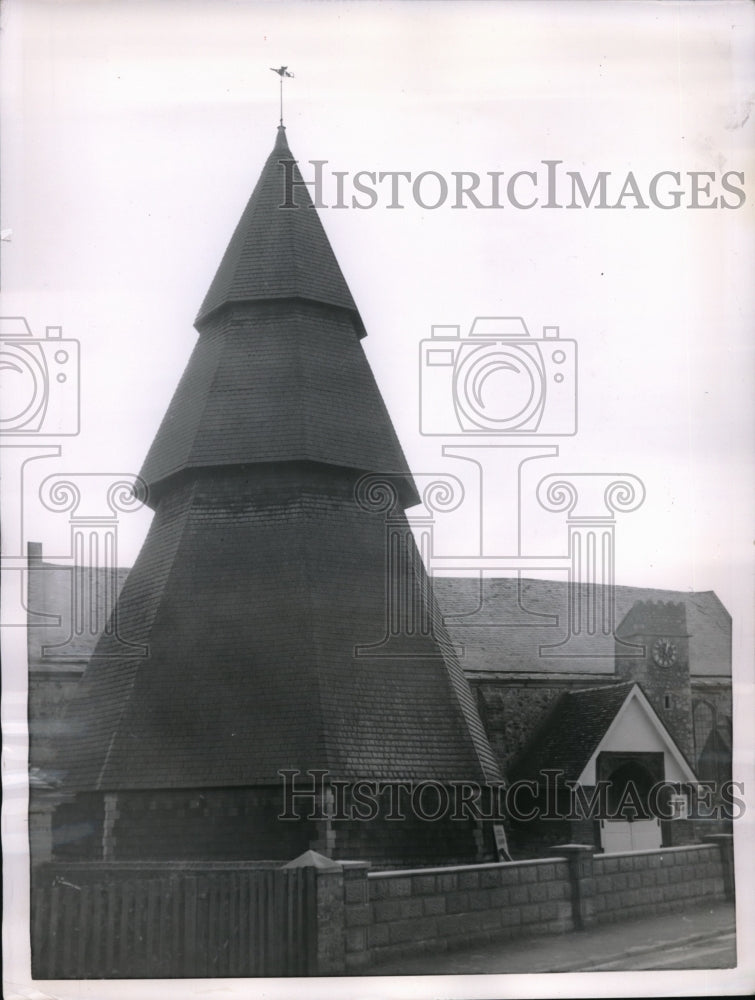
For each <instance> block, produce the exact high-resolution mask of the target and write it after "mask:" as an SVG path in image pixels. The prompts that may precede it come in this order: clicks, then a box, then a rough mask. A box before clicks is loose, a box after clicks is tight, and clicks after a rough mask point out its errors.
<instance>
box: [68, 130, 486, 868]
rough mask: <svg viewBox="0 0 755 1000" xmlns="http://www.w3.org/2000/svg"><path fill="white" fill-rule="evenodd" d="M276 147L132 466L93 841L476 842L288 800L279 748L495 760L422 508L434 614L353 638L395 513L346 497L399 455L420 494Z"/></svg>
mask: <svg viewBox="0 0 755 1000" xmlns="http://www.w3.org/2000/svg"><path fill="white" fill-rule="evenodd" d="M284 158H290V152H289V150H288V146H287V144H286V140H285V133H284V130H283V129H282V128H281V129H279V130H278V137H277V140H276V145H275V148H274V149H273V152H272V153H271V155H270V157H269V158H268V160H267V163H266V164H265V167H264V169H263V171H262V175H261V177H260V180H259V182H258V184H257V186H256V188H255V190H254V193H253V194H252V197H251V199H250V201H249V203H248V205H247V207H246V209H245V211H244V213H243V215H242V218H241V221H240V223H239V225H238V227H237V229H236V231H235V233H234V235H233V237H232V239H231V242H230V244H229V246H228V249H227V250H226V253H225V255H224V257H223V260H222V262H221V264H220V267H219V269H218V272H217V274H216V276H215V279H214V280H213V282H212V284H211V286H210V290H209V292H208V294H207V296H206V298H205V300H204V303H203V305H202V308H201V309H200V312H199V316H198V319H197V327H198V330H199V333H200V336H199V339H198V342H197V344H196V347H195V349H194V352H193V354H192V356H191V359H190V360H189V363H188V366H187V368H186V371H185V373H184V375H183V377H182V379H181V381H180V383H179V385H178V388H177V389H176V392H175V395H174V397H173V400H172V402H171V404H170V406H169V408H168V411H167V413H166V416H165V418H164V420H163V423H162V425H161V427H160V429H159V431H158V433H157V436H156V438H155V441H154V443H153V445H152V447H151V449H150V451H149V454H148V456H147V459H146V461H145V464H144V468H143V470H142V475H143V477H144V478H145V479H146V480H147V482H148V485H149V489H150V503H151V504H152V506H153V507H154V508H155V515H154V520H153V523H152V526H151V528H150V531H149V534H148V536H147V539H146V540H145V543H144V546H143V548H142V551H141V553H140V555H139V558H138V559H137V561H136V563H135V565H134V567H133V569H132V571H131V573H130V575H129V577H128V579H127V581H126V583H125V585H124V587H123V590H122V592H121V595H120V598H119V602H118V606H117V609H116V614H117V616H118V632H119V634H120V635H121V636H123V637H127V638H128V639H129V641H131V642H134V643H142V644H144V645H145V646H146V647H147V648H148V651H149V655H148V656H147V657H145V658H142V659H140V658H139V657H131V658H123V655H122V647H118V648H115V647H112V646H111V644H110V639H109V638H108V636H107V635H104V636H103V638H102V639H101V641H100V642H99V644H98V646H97V648H96V650H95V654H94V656H93V658H92V661H91V663H90V665H89V667H88V668H87V670H86V672H85V674H84V677H83V679H82V681H81V684H80V685H79V689H78V692H77V696H76V698H75V700H74V702H73V704H72V706H71V709H70V711H69V713H68V722H69V728H70V740H69V742H68V744H67V746H66V747H65V750H64V760H65V762H66V764H67V765H68V768H69V771H68V777H67V781H66V784H67V787H68V789H69V790H71V791H78V792H79V793H89V794H88V796H87V795H84V797H83V798H82V797H81V796H80V802H83V803H88V805H87V808H89V809H91V808H93V807H92V805H91V803H92V802H95V803H96V802H98V801H100V799H98V798H97V796H98V795H99V796H101V797H102V815H101V822H102V826H101V836H100V837H99V839H98V837H97V836H95V838H94V841H93V843H96V844H100V843H103V844H104V845H105V853H106V854H108V851H110V853H111V855H112V856H116V857H128V856H131V857H189V856H194V857H197V856H202V857H236V856H242V857H293V856H294V854H295V853H299V852H300V850H305V849H307V847H314V848H315V849H317V850H324V851H325V852H326V853H327V851H332V850H334V849H335V845H336V844H337V847H338V854H339V856H340V857H347V856H349V855H351V856H360V855H362V854H364V852H366V853H367V854H368V855H369V856H371V857H373V859H374V858H376V857H379V856H380V852H381V851H383V853H384V856H385V857H386V859H388V860H390V861H391V862H392V863H400V862H404V863H406V862H408V861H411V862H414V863H421V862H422V861H423V859H426V858H427V859H430V860H435V861H441V860H444V859H445V860H454V859H455V860H463V859H467V860H469V859H470V858H473V857H479V856H480V840H479V837H477V838H476V839H475V837H474V836H472V832H473V831H471V829H470V824H469V823H468V824H466V826H465V824H464V823H459V822H456V823H450V824H447V825H446V827H445V828H443V829H445V831H446V832H445V833H443V834H442V833H441V827H442V824H441V825H438V824H435V825H433V826H432V828H429V827H428V825H427V824H426V823H424V824H423V823H421V822H420V823H419V825H418V826H417V824H414V825H413V824H412V823H408V824H404V826H403V827H402V829H401V831H400V832H399V833H397V832H396V824H395V823H393V824H392V823H388V827H387V828H386V829H392V830H393V831H394V836H393V837H392V839H391V838H390V837H389V838H388V839H387V840H385V838H383V839H381V836H380V835H379V825H375V824H372V825H371V824H364V823H361V824H360V823H359V822H357V823H356V824H351V825H350V826H349V825H348V824H345V825H342V827H341V828H340V832H339V833H338V838H339V839H338V840H337V841H336V840H334V837H335V836H336V834H335V833H334V832H333V831H332V830H330V829H329V830H328V832H327V836H325V834H323V832H322V830H321V829H320V828H319V827H318V828H317V829H316V830H315V829H314V827H313V825H312V824H311V823H306V822H305V823H303V824H302V823H299V824H296V823H285V822H284V823H282V824H281V823H277V821H276V819H275V817H276V816H277V815H278V813H279V812H280V811H281V809H282V801H283V800H282V788H281V784H282V783H281V775H280V771H281V770H289V771H292V770H294V771H299V772H301V773H303V775H304V777H303V778H302V779H301V780H302V781H305V782H306V781H307V780H308V779H307V778H306V774H307V772H310V771H313V770H319V771H326V772H327V777H326V783H327V782H330V781H332V780H346V781H349V780H352V781H353V780H359V779H368V780H379V781H385V782H396V781H401V780H414V781H425V780H433V781H438V782H443V783H448V782H450V781H463V780H467V781H484V780H486V779H487V780H491V779H492V780H495V779H496V778H497V777H498V772H497V767H496V763H495V760H494V758H493V756H492V753H491V751H490V748H489V746H488V744H487V740H486V738H485V736H484V732H483V730H482V727H481V725H480V721H479V717H478V715H477V712H476V708H475V706H474V703H473V701H472V698H471V695H470V692H469V688H468V685H467V683H466V681H465V679H464V677H463V675H462V672H461V670H460V668H459V666H458V663H456V662H455V660H454V657H453V656H452V655H449V656H447V658H446V659H444V658H443V656H442V654H441V649H440V647H439V642H441V643H443V642H445V635H444V633H443V631H442V625H441V624H440V622H439V621H438V620H437V615H436V613H435V610H434V605H433V602H432V596H431V593H430V591H429V584H428V581H427V578H426V576H425V572H424V568H423V567H422V564H421V561H420V560H419V558H418V557H417V556H416V551H414V550H413V542H411V541H410V539H411V533H410V532H409V531H408V529H407V531H406V532H405V535H406V537H407V538H408V539H409V542H408V544H409V547H410V549H411V550H412V551H411V553H410V556H411V558H408V559H407V560H405V561H404V563H403V564H402V565H403V567H404V568H403V571H402V572H403V573H404V578H403V579H402V580H401V581H400V584H401V587H402V589H403V592H404V593H405V594H407V595H409V596H410V597H411V602H413V603H414V604H415V605H418V604H420V603H422V602H424V604H425V606H426V607H427V606H428V605H429V610H428V614H429V615H430V616H431V617H433V618H435V619H436V630H435V632H434V633H428V634H424V635H420V636H413V637H412V641H411V643H410V646H411V650H409V646H406V647H403V646H402V642H401V638H400V637H399V639H398V640H397V641H396V642H394V645H393V646H392V647H391V650H390V651H389V652H390V655H383V656H380V657H371V656H364V655H361V656H360V655H357V653H356V650H357V647H359V648H361V649H362V650H364V649H365V648H367V647H370V646H371V645H373V646H377V645H378V644H379V643H380V641H381V639H383V638H384V636H385V631H386V587H387V585H388V581H387V580H386V576H385V567H386V551H385V543H386V535H385V525H384V523H383V520H382V518H381V517H379V516H376V515H375V514H374V513H370V512H369V511H367V510H365V509H364V508H363V507H362V506H360V505H359V504H358V503H357V502H356V501H355V489H356V486H357V483H358V482H359V481H360V480H361V478H362V477H363V475H364V474H365V473H390V474H391V475H392V481H393V482H395V483H396V484H397V492H398V503H399V509H398V511H397V512H396V516H395V517H394V523H395V522H396V518H398V519H399V520H400V519H401V517H402V516H403V515H402V510H401V507H405V506H408V505H411V504H413V503H415V502H416V492H415V489H414V485H413V483H412V480H411V476H410V473H409V470H408V467H407V465H406V461H405V459H404V456H403V453H402V451H401V448H400V445H399V443H398V440H397V438H396V435H395V432H394V430H393V427H392V425H391V421H390V418H389V416H388V413H387V411H386V409H385V405H384V403H383V401H382V398H381V396H380V393H379V391H378V389H377V386H376V384H375V381H374V378H373V376H372V373H371V371H370V369H369V366H368V364H367V360H366V358H365V356H364V352H363V351H362V347H361V343H360V337H361V336H362V335H363V333H364V327H363V325H362V322H361V320H360V318H359V314H358V313H357V310H356V306H355V305H354V302H353V300H352V298H351V294H350V293H349V290H348V288H347V286H346V282H345V281H344V278H343V275H342V273H341V270H340V268H339V266H338V264H337V262H336V259H335V256H334V254H333V251H332V249H331V247H330V244H329V243H328V240H327V237H326V235H325V232H324V230H323V228H322V224H321V222H320V220H319V219H318V217H317V213H316V211H315V210H314V209H313V208H311V200H310V198H309V195H308V193H307V191H306V188H305V187H304V186H303V185H299V186H297V187H296V189H295V190H296V197H297V201H298V203H299V205H300V207H299V208H281V207H280V205H281V204H282V202H283V200H284V190H283V177H284V172H283V170H282V169H281V166H280V162H279V161H280V160H281V159H284ZM295 176H297V177H298V175H295ZM411 602H410V603H411ZM449 645H450V644H449ZM408 652H411V656H407V655H405V654H406V653H408ZM93 796H94V797H93ZM114 801H115V802H116V804H117V808H113V807H112V806H113V802H114ZM196 802H201V803H203V805H202V806H201V808H200V807H197V808H195V807H194V806H192V805H191V803H196ZM107 803H110V805H107ZM82 808H83V806H82ZM98 808H99V807H98ZM108 810H109V811H108ZM192 810H194V811H193V812H192ZM113 816H117V820H115V821H113V820H112V817H113ZM108 817H110V819H108ZM250 817H251V818H250ZM69 818H70V814H69ZM91 819H92V817H91V816H90V820H91ZM95 819H96V817H95ZM90 825H91V824H90ZM98 829H99V828H98ZM399 834H400V835H399ZM430 834H432V836H431V835H430ZM323 837H325V839H324V840H323ZM318 838H319V839H318ZM108 844H110V848H108ZM82 852H83V848H82Z"/></svg>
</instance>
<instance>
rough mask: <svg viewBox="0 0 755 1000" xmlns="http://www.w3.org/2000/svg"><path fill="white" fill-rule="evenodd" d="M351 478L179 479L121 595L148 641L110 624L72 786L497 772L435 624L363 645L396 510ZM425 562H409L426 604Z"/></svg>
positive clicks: (81, 702)
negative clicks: (372, 506) (126, 654)
mask: <svg viewBox="0 0 755 1000" xmlns="http://www.w3.org/2000/svg"><path fill="white" fill-rule="evenodd" d="M352 479H353V477H348V476H347V475H346V474H343V475H342V477H341V479H340V480H338V481H337V482H336V477H335V476H334V474H333V473H332V472H327V470H326V471H322V470H318V469H317V468H316V467H311V468H309V469H306V470H303V469H301V468H295V467H291V468H288V469H284V468H283V467H281V466H276V467H274V468H273V469H270V468H268V469H267V470H266V473H265V475H264V476H260V475H259V473H258V470H255V469H252V470H248V471H246V472H244V471H239V470H235V471H229V472H227V473H223V474H220V473H219V472H217V471H213V472H212V473H211V474H209V473H208V474H206V475H200V474H197V475H195V476H194V477H192V478H191V479H187V480H186V481H185V482H184V483H183V485H181V486H180V487H178V488H176V489H175V490H171V491H170V493H169V494H167V495H166V497H165V498H164V500H163V501H162V502H161V503H160V504H159V506H158V509H157V512H156V514H155V518H154V522H153V524H152V527H151V529H150V532H149V536H148V538H147V540H146V542H145V545H144V547H143V549H142V552H141V553H140V556H139V558H138V560H137V562H136V564H135V565H134V568H133V570H132V571H131V574H130V575H129V578H128V580H127V581H126V584H125V585H124V588H123V591H122V593H121V597H120V600H119V605H118V609H119V622H120V632H121V635H122V636H123V637H125V638H128V639H130V640H131V641H134V642H142V643H146V644H147V645H148V646H149V657H148V658H146V659H140V658H138V657H133V658H128V659H124V658H123V657H122V656H119V655H117V654H118V650H113V649H112V648H111V646H110V645H109V641H108V638H107V637H106V636H104V637H103V638H102V639H101V640H100V643H99V645H98V647H97V650H96V653H95V656H94V657H93V659H92V660H91V662H90V664H89V666H88V668H87V670H86V672H85V674H84V677H83V679H82V681H81V682H80V684H79V686H78V690H77V692H76V695H75V697H74V699H73V701H72V703H71V704H70V706H69V709H68V712H67V714H66V727H67V740H66V743H65V744H64V746H63V747H62V751H61V759H62V760H63V761H64V762H65V763H66V764H67V765H68V768H69V770H68V774H67V777H66V779H65V780H66V785H67V787H69V788H73V789H114V788H159V787H200V786H204V787H207V786H212V787H217V786H232V785H254V784H276V785H277V784H280V781H281V779H280V776H279V775H278V771H279V770H280V769H285V768H297V769H299V770H306V769H308V768H324V769H327V770H328V771H329V773H330V775H331V776H332V777H334V778H344V779H349V778H353V779H355V778H381V779H409V778H413V779H415V780H424V779H435V780H453V779H459V780H461V779H466V780H483V778H488V779H489V780H496V777H497V767H496V765H495V762H494V759H493V757H492V753H491V752H490V750H489V747H488V746H487V741H486V740H485V737H484V734H483V731H482V727H481V725H480V723H479V717H477V715H476V709H474V707H473V706H472V708H471V710H470V703H471V695H469V692H468V687H466V682H465V681H464V679H463V677H462V678H461V687H460V681H459V678H458V677H454V676H453V671H452V669H451V668H449V666H448V665H447V663H446V661H445V660H444V659H443V658H442V656H441V655H440V650H439V648H438V645H437V643H436V642H435V641H434V640H433V639H432V638H431V637H426V638H421V637H420V638H419V639H415V640H413V641H412V642H409V641H408V640H406V641H402V640H401V639H397V640H396V642H395V644H394V646H393V650H392V653H390V654H389V655H387V656H382V657H369V656H368V657H359V656H355V647H356V646H357V645H369V644H372V643H378V642H380V640H381V639H382V638H383V637H384V634H385V629H386V620H385V586H386V583H385V575H384V566H385V550H384V523H383V519H382V517H381V516H376V515H374V514H370V513H367V512H365V511H364V510H362V509H361V508H360V507H358V506H357V504H356V503H355V502H354V500H353V492H352V491H353V481H352ZM415 565H416V566H419V565H420V564H419V562H418V561H417V562H416V563H415ZM422 577H423V573H421V572H420V573H416V572H415V573H410V574H409V575H408V576H407V577H405V578H404V585H405V586H407V587H409V588H410V590H412V591H413V599H414V602H415V604H416V603H417V602H418V600H419V594H420V591H421V590H422V588H423V586H424V582H423V579H422ZM407 643H408V644H407ZM407 651H411V652H412V653H413V656H412V658H405V657H404V656H403V655H402V654H403V653H405V652H407ZM111 653H115V655H113V656H111V655H110V654H111ZM462 688H466V695H465V692H464V690H462ZM465 698H466V699H467V700H466V703H465ZM470 718H476V719H477V730H478V731H477V732H474V731H473V728H472V727H470V725H469V720H470ZM486 755H487V757H486Z"/></svg>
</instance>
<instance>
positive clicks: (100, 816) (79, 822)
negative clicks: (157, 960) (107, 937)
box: [52, 787, 496, 868]
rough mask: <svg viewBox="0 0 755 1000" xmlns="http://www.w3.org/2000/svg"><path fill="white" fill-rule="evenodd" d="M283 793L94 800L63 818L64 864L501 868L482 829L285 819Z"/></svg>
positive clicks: (464, 822)
mask: <svg viewBox="0 0 755 1000" xmlns="http://www.w3.org/2000/svg"><path fill="white" fill-rule="evenodd" d="M282 809H283V797H282V792H281V789H279V788H269V787H268V788H206V789H172V790H167V791H165V790H159V791H151V790H145V791H120V792H117V793H102V792H89V793H82V794H79V795H77V796H75V797H74V798H73V799H72V800H71V801H69V802H66V803H64V804H62V805H60V806H58V808H57V809H56V811H55V813H54V815H53V820H52V841H53V860H54V861H66V860H67V861H93V862H95V861H111V862H118V861H128V862H134V861H171V862H174V861H182V860H186V861H256V860H259V861H263V860H264V861H288V860H291V859H293V858H295V857H297V856H298V855H299V854H301V853H302V852H304V851H306V850H308V849H310V848H311V849H312V850H316V851H317V852H318V853H320V854H324V855H326V856H329V857H333V858H337V859H339V860H343V861H346V860H350V861H351V860H359V861H369V862H371V863H372V864H373V865H374V866H376V867H382V868H393V867H410V868H411V867H424V866H430V865H433V866H434V865H449V864H474V863H477V862H483V861H494V860H496V857H495V848H494V843H493V840H492V831H490V830H488V829H487V828H485V827H483V826H482V825H481V824H480V823H477V822H475V821H474V820H472V819H469V818H466V819H458V820H456V819H451V818H450V817H444V818H441V819H439V820H426V819H422V818H419V817H417V816H413V815H406V816H405V817H404V818H402V819H400V820H388V819H386V818H385V817H384V816H382V815H381V816H378V817H376V818H375V819H372V820H359V819H351V818H350V819H335V820H324V819H307V818H303V817H300V818H297V819H293V820H290V819H289V820H286V819H280V818H279V817H280V814H281V811H282Z"/></svg>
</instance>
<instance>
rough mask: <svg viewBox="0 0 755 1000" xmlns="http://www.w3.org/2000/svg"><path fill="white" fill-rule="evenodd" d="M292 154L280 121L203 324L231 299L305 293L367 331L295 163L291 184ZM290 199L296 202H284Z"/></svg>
mask: <svg viewBox="0 0 755 1000" xmlns="http://www.w3.org/2000/svg"><path fill="white" fill-rule="evenodd" d="M293 159H294V158H293V156H292V155H291V150H290V149H289V148H288V142H287V140H286V129H285V127H284V126H283V125H281V126H279V127H278V134H277V138H276V141H275V146H274V148H273V151H272V152H271V153H270V156H269V157H268V158H267V162H266V163H265V166H264V168H263V170H262V174H261V175H260V179H259V180H258V182H257V185H256V187H255V188H254V192H253V193H252V196H251V198H250V199H249V202H248V204H247V206H246V208H245V209H244V212H243V214H242V216H241V219H240V221H239V224H238V226H237V227H236V230H235V232H234V234H233V236H232V237H231V242H230V243H229V244H228V249H227V250H226V252H225V254H224V256H223V259H222V261H221V262H220V267H219V268H218V270H217V274H216V275H215V278H214V279H213V282H212V284H211V285H210V288H209V291H208V292H207V295H206V296H205V299H204V302H203V303H202V306H201V308H200V310H199V314H198V315H197V319H196V326H197V328H198V329H201V328H203V327H204V325H205V324H206V322H207V320H208V319H209V317H210V316H212V315H213V314H214V313H216V312H217V311H218V310H219V309H222V308H223V306H226V305H228V304H229V303H233V302H246V303H248V302H254V301H259V300H261V299H292V298H302V299H310V300H312V301H315V302H324V303H327V304H328V305H331V306H337V307H339V308H341V309H345V310H347V311H348V312H349V313H351V317H352V322H353V324H354V325H355V328H356V331H357V334H358V335H359V336H362V335H363V334H364V326H363V325H362V321H361V319H360V317H359V313H358V311H357V307H356V305H355V304H354V300H353V299H352V297H351V292H350V291H349V289H348V286H347V284H346V281H345V279H344V277H343V274H342V273H341V269H340V267H339V266H338V262H337V260H336V258H335V255H334V254H333V251H332V249H331V246H330V243H329V242H328V238H327V236H326V235H325V230H324V229H323V227H322V223H321V221H320V219H319V217H318V215H317V212H316V211H315V210H314V209H313V207H312V199H311V198H310V196H309V192H308V190H307V188H306V187H305V186H304V185H303V184H302V177H301V174H300V173H299V169H298V167H296V166H293V167H291V168H290V169H292V170H293V180H294V182H295V183H294V184H293V185H290V189H289V190H286V169H285V168H284V167H283V165H282V161H289V162H290V161H293ZM289 203H293V204H295V205H296V206H297V207H290V208H285V207H282V206H284V205H286V204H289Z"/></svg>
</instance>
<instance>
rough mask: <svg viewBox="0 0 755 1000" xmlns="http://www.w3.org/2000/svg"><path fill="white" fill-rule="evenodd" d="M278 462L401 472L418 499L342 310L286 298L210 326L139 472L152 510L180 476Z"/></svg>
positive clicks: (407, 499) (407, 500)
mask: <svg viewBox="0 0 755 1000" xmlns="http://www.w3.org/2000/svg"><path fill="white" fill-rule="evenodd" d="M314 214H315V213H313V215H314ZM275 461H281V462H287V461H311V462H322V463H325V464H327V465H335V466H348V467H349V468H352V469H357V470H359V471H361V472H376V473H380V472H386V473H396V474H398V475H399V477H400V479H399V488H400V491H401V494H402V500H403V503H404V506H412V505H413V504H415V503H417V502H418V498H417V494H416V491H415V488H414V484H413V482H412V479H411V475H410V472H409V468H408V466H407V464H406V459H405V458H404V454H403V451H402V450H401V445H400V444H399V442H398V438H397V437H396V433H395V431H394V429H393V425H392V423H391V420H390V417H389V416H388V412H387V410H386V408H385V404H384V402H383V399H382V397H381V395H380V391H379V389H378V387H377V384H376V382H375V378H374V376H373V374H372V371H371V369H370V366H369V364H368V362H367V358H366V357H365V354H364V351H363V349H362V345H361V343H360V342H359V340H358V339H357V337H356V336H355V333H354V325H353V321H352V319H351V317H350V316H349V315H348V314H347V313H344V312H343V311H335V310H332V309H325V308H323V307H322V306H320V305H319V304H317V303H312V302H304V301H300V300H294V301H282V300H281V301H279V302H270V303H252V304H251V305H247V306H244V307H243V308H242V307H236V308H235V309H233V310H226V311H225V313H224V314H223V315H222V316H219V317H217V318H216V319H215V320H213V321H211V322H210V323H209V325H208V327H207V329H206V330H205V331H204V332H203V333H202V335H201V336H200V338H199V340H198V342H197V344H196V346H195V348H194V351H193V353H192V355H191V358H190V359H189V363H188V365H187V367H186V370H185V372H184V374H183V376H182V378H181V380H180V382H179V385H178V388H177V389H176V392H175V394H174V396H173V399H172V401H171V403H170V406H169V407H168V410H167V412H166V414H165V417H164V418H163V421H162V423H161V425H160V428H159V430H158V432H157V435H156V437H155V440H154V442H153V444H152V447H151V448H150V450H149V453H148V455H147V458H146V459H145V462H144V466H143V467H142V470H141V473H140V474H141V476H142V478H143V479H144V480H145V481H146V482H147V483H148V485H149V487H150V499H149V503H150V505H151V506H154V505H155V503H156V502H157V500H158V499H159V497H160V495H161V494H162V492H163V490H164V488H165V484H166V481H167V480H168V479H169V478H170V477H171V476H175V475H176V474H178V473H180V472H185V471H187V470H191V469H200V468H207V467H208V466H229V465H245V464H250V463H259V462H275Z"/></svg>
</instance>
